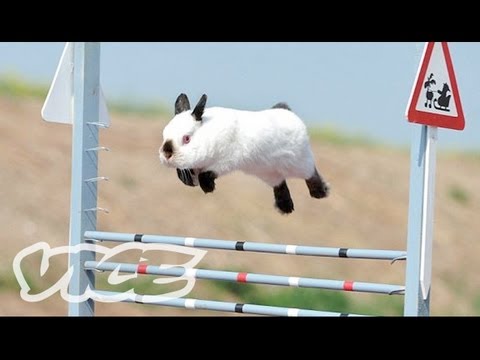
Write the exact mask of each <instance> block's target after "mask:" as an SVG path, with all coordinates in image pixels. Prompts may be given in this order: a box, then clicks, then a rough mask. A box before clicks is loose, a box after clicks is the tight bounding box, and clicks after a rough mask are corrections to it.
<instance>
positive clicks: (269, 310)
mask: <svg viewBox="0 0 480 360" xmlns="http://www.w3.org/2000/svg"><path fill="white" fill-rule="evenodd" d="M122 295H123V294H122V293H119V292H113V291H100V290H97V291H95V294H94V295H93V297H92V298H93V300H96V301H99V300H102V298H103V297H107V298H112V297H113V296H118V297H121V296H122ZM145 296H149V295H133V296H132V297H130V298H126V299H122V300H120V301H121V302H128V303H138V304H145V305H160V306H170V307H176V308H184V309H196V310H213V311H224V312H232V313H233V312H235V313H241V314H255V315H270V316H290V317H297V316H299V317H300V316H329V317H335V316H336V317H353V316H365V315H359V314H347V313H338V312H330V311H317V310H307V309H297V308H286V307H279V306H266V305H254V304H240V303H233V302H225V301H212V300H201V299H189V298H187V299H184V298H176V299H175V298H165V299H162V300H159V301H146V302H144V301H143V298H144V297H145ZM150 296H151V295H150Z"/></svg>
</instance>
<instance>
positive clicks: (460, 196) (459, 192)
mask: <svg viewBox="0 0 480 360" xmlns="http://www.w3.org/2000/svg"><path fill="white" fill-rule="evenodd" d="M448 196H449V197H450V198H451V199H452V200H454V201H455V202H457V203H459V204H461V205H466V204H468V202H469V201H470V196H469V194H468V192H467V191H466V190H465V189H464V188H462V187H461V186H459V185H451V186H450V187H449V189H448Z"/></svg>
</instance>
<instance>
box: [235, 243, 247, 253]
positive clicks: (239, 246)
mask: <svg viewBox="0 0 480 360" xmlns="http://www.w3.org/2000/svg"><path fill="white" fill-rule="evenodd" d="M243 245H245V241H237V242H236V243H235V250H239V251H243V250H244V249H243Z"/></svg>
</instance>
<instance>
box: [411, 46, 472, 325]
mask: <svg viewBox="0 0 480 360" xmlns="http://www.w3.org/2000/svg"><path fill="white" fill-rule="evenodd" d="M406 116H407V119H408V121H409V122H412V123H417V124H420V126H417V127H416V128H415V129H414V133H413V139H412V147H411V154H410V196H409V211H408V235H407V236H408V238H407V269H406V287H405V308H404V315H405V316H419V315H420V316H428V315H429V314H430V290H431V279H432V243H433V218H434V216H433V215H434V205H435V204H434V202H435V201H434V200H435V165H436V143H437V139H438V127H443V128H449V129H455V130H463V129H464V127H465V118H464V115H463V109H462V104H461V102H460V95H459V92H458V87H457V81H456V78H455V73H454V70H453V64H452V59H451V57H450V52H449V49H448V44H447V43H446V42H442V43H435V42H429V43H426V44H425V48H424V52H423V56H422V60H421V62H420V67H419V69H418V72H417V77H416V80H415V82H414V86H413V89H412V93H411V95H410V100H409V103H408V106H407V113H406Z"/></svg>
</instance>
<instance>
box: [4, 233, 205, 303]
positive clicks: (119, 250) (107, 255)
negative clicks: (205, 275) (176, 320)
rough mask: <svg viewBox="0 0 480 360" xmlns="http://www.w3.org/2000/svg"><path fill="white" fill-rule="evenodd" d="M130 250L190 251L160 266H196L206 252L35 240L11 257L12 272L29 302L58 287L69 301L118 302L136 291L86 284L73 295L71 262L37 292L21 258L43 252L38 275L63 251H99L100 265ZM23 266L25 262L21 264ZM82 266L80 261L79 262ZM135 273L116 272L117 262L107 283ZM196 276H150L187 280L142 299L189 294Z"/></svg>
mask: <svg viewBox="0 0 480 360" xmlns="http://www.w3.org/2000/svg"><path fill="white" fill-rule="evenodd" d="M130 250H140V251H141V254H143V253H145V252H146V251H148V252H149V255H148V256H149V257H150V258H152V255H154V254H155V253H154V251H156V252H158V255H159V257H160V255H162V253H163V254H165V252H173V253H178V254H183V255H189V256H190V257H191V258H190V260H189V261H187V262H185V263H183V264H164V265H160V266H159V268H161V269H167V268H171V267H176V268H178V267H183V268H185V269H188V268H193V267H195V266H196V265H197V264H198V263H199V262H200V261H201V260H202V259H203V257H204V256H205V254H206V253H207V251H205V250H200V249H196V248H188V247H183V246H178V245H169V244H146V243H139V242H134V243H124V244H121V245H117V246H115V247H113V248H108V247H106V246H102V245H98V244H87V243H86V244H79V245H75V246H59V247H55V248H51V247H50V245H49V244H48V243H46V242H38V243H36V244H33V245H31V246H29V247H26V248H25V249H23V250H21V251H20V252H19V253H18V254H17V255H16V256H15V258H14V259H13V272H14V274H15V277H16V279H17V281H18V284H19V285H20V296H21V297H22V299H23V300H25V301H28V302H38V301H42V300H45V299H47V298H48V297H50V296H52V295H53V294H55V293H56V292H57V291H58V292H60V295H61V296H62V298H63V299H64V300H66V301H68V302H73V303H75V302H83V301H86V300H88V299H89V298H91V299H94V300H95V301H102V302H119V301H122V300H127V299H130V300H135V299H136V297H137V296H139V294H136V293H135V292H134V289H133V288H130V289H129V290H127V291H123V292H119V293H114V295H106V294H105V293H102V292H101V291H100V290H98V291H97V290H96V289H91V288H90V287H89V286H87V288H86V289H85V291H84V292H83V294H79V295H74V294H70V293H69V284H70V280H71V278H72V275H73V273H74V267H73V266H70V267H69V268H68V269H67V271H66V273H65V274H63V275H62V276H61V277H60V279H59V280H58V281H57V282H56V283H55V284H53V285H52V286H50V287H49V288H47V289H46V290H43V291H41V292H39V293H35V294H34V293H33V291H32V289H31V287H30V285H29V284H28V282H27V280H26V278H25V275H24V274H23V272H22V266H21V265H22V262H23V261H24V260H25V259H26V258H28V257H29V256H31V255H32V254H34V253H37V252H39V251H41V252H42V258H41V261H40V269H39V270H40V271H39V273H40V276H43V275H45V273H46V272H47V270H48V269H49V267H50V259H51V258H52V257H54V256H57V255H65V254H78V253H81V252H82V251H92V252H95V253H96V254H97V258H98V255H99V254H101V255H102V257H101V259H100V260H97V261H99V265H101V264H102V263H104V262H107V261H108V260H109V259H111V258H113V257H114V256H116V255H119V254H124V253H126V252H127V251H130ZM145 260H147V259H145V258H143V257H140V258H139V261H138V262H142V261H145ZM24 266H25V265H24ZM81 266H82V267H83V264H81ZM31 270H32V269H29V271H31ZM137 276H138V274H137V273H136V272H135V273H133V274H125V275H124V274H120V273H119V266H117V267H116V268H115V269H114V270H113V271H112V272H111V273H110V275H109V276H108V279H107V281H108V283H109V284H110V285H119V284H122V283H124V282H125V281H128V280H130V279H134V278H136V277H137ZM195 280H196V279H195V278H193V277H189V276H185V275H183V276H179V277H173V278H156V279H154V280H153V283H155V284H168V283H173V282H176V281H186V284H185V286H184V287H183V288H182V289H180V290H176V291H171V292H168V293H164V294H159V295H142V302H144V303H149V302H158V301H162V300H169V299H172V298H180V297H183V296H186V295H188V293H190V291H192V289H193V287H194V286H195Z"/></svg>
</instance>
